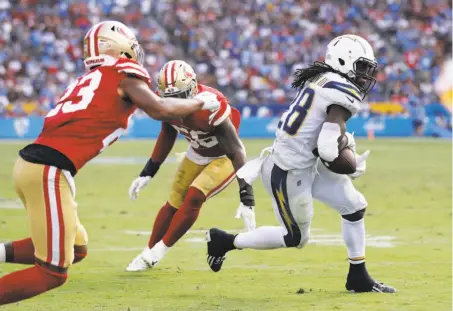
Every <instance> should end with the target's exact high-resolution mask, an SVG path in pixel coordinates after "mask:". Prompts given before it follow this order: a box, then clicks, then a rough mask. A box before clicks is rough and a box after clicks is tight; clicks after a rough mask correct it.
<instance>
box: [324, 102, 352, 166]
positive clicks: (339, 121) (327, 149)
mask: <svg viewBox="0 0 453 311" xmlns="http://www.w3.org/2000/svg"><path fill="white" fill-rule="evenodd" d="M350 117H351V112H350V111H349V110H347V109H346V108H344V107H342V106H340V105H331V106H329V107H328V108H327V118H326V121H325V122H324V124H323V125H322V128H321V132H320V133H319V137H318V153H319V156H320V157H321V158H322V159H324V160H325V161H329V162H330V161H333V160H335V159H336V158H337V157H338V137H340V136H341V135H344V134H345V133H346V121H347V120H348V119H349V118H350Z"/></svg>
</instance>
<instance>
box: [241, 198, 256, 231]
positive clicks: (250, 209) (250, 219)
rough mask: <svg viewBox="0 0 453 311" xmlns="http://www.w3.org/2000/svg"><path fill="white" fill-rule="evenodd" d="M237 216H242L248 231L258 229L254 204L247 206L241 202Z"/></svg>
mask: <svg viewBox="0 0 453 311" xmlns="http://www.w3.org/2000/svg"><path fill="white" fill-rule="evenodd" d="M236 218H237V219H239V218H242V221H243V222H244V226H245V230H246V231H253V230H255V229H256V220H255V207H254V206H246V205H244V204H243V203H242V202H241V204H239V207H238V209H237V210H236Z"/></svg>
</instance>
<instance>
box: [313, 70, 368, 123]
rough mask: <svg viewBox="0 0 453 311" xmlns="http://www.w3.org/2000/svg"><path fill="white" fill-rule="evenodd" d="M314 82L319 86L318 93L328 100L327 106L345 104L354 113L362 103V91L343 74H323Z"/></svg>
mask: <svg viewBox="0 0 453 311" xmlns="http://www.w3.org/2000/svg"><path fill="white" fill-rule="evenodd" d="M312 83H314V84H316V86H317V87H318V90H317V93H319V94H320V95H321V96H322V97H323V98H325V99H326V100H327V106H330V105H332V104H336V105H340V106H343V107H344V108H346V109H348V110H349V111H351V113H352V114H353V115H354V114H356V113H357V111H359V109H360V105H361V103H362V96H361V93H360V91H359V90H358V89H357V87H356V86H354V85H353V84H352V83H350V82H349V81H348V80H346V79H345V78H343V77H342V76H340V75H338V74H336V73H333V72H329V73H325V74H323V75H321V76H320V77H319V78H318V79H317V80H316V81H313V82H312Z"/></svg>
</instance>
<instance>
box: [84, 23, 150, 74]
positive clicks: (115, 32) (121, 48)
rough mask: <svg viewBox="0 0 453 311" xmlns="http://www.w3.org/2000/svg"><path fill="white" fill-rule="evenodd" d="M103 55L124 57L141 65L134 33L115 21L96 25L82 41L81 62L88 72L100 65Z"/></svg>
mask: <svg viewBox="0 0 453 311" xmlns="http://www.w3.org/2000/svg"><path fill="white" fill-rule="evenodd" d="M105 55H108V56H110V57H113V58H116V59H117V58H121V57H125V58H128V59H132V60H134V61H136V62H138V63H139V64H140V65H143V59H144V54H143V50H142V48H141V47H140V44H138V41H137V38H136V37H135V34H134V32H133V31H132V30H131V29H129V28H128V27H127V26H126V25H124V24H123V23H120V22H116V21H105V22H101V23H98V24H96V25H94V26H93V27H91V29H90V30H88V32H87V34H86V36H85V38H84V39H83V61H84V64H85V68H87V69H88V70H89V69H91V68H92V67H93V66H97V65H102V64H103V63H104V62H105V57H104V56H105Z"/></svg>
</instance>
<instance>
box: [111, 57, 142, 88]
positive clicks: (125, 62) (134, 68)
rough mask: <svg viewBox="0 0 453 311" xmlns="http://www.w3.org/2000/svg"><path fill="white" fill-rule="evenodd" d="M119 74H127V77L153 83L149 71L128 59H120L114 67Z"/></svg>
mask: <svg viewBox="0 0 453 311" xmlns="http://www.w3.org/2000/svg"><path fill="white" fill-rule="evenodd" d="M113 67H115V68H116V69H117V70H118V72H121V73H125V74H127V75H133V76H136V77H137V78H139V79H141V80H143V81H145V82H146V83H148V84H150V83H151V78H150V76H149V73H148V71H147V70H146V69H145V68H143V66H141V65H140V64H139V63H137V62H135V61H133V60H131V59H127V58H120V59H119V60H118V61H117V62H116V63H115V64H114V65H113Z"/></svg>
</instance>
